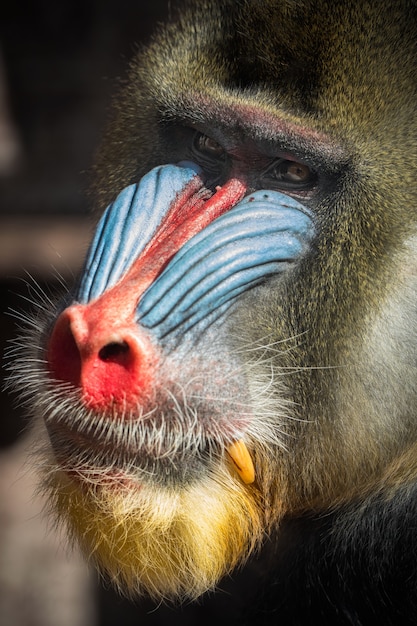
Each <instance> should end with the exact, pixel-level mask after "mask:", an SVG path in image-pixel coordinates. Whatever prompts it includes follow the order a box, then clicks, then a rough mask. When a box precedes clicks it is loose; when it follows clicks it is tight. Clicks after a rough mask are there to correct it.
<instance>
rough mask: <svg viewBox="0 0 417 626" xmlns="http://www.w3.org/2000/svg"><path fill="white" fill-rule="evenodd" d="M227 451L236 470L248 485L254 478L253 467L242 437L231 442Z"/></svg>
mask: <svg viewBox="0 0 417 626" xmlns="http://www.w3.org/2000/svg"><path fill="white" fill-rule="evenodd" d="M227 452H228V454H229V456H230V458H231V459H232V461H233V463H234V465H235V467H236V469H237V472H238V474H239V476H240V477H241V479H242V480H243V482H244V483H245V484H246V485H250V484H251V483H253V481H254V480H255V468H254V466H253V461H252V458H251V455H250V454H249V451H248V449H247V447H246V444H245V442H244V441H243V439H239V440H238V441H235V442H234V443H232V444H231V445H230V446H229V447H228V449H227Z"/></svg>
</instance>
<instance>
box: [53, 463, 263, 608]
mask: <svg viewBox="0 0 417 626" xmlns="http://www.w3.org/2000/svg"><path fill="white" fill-rule="evenodd" d="M48 483H49V485H48V486H49V488H51V487H52V489H53V493H54V495H55V498H54V499H55V506H56V509H57V511H58V514H59V516H60V517H61V518H64V519H66V521H67V524H68V526H69V529H70V531H71V533H72V535H73V536H74V537H75V538H77V539H78V541H79V542H80V544H81V546H82V548H83V549H84V551H85V553H86V554H87V555H89V556H91V558H92V559H93V561H94V562H95V563H96V564H97V565H98V567H99V569H100V570H101V571H102V572H103V573H104V574H105V575H106V576H108V577H109V579H110V580H111V581H112V582H113V584H115V585H116V586H117V587H118V588H119V589H120V591H121V592H122V593H124V594H126V595H138V594H143V593H147V594H149V595H151V596H152V597H153V598H155V599H161V598H177V599H178V598H180V599H185V598H196V597H198V596H199V595H201V594H202V593H204V592H205V591H207V590H208V589H210V588H212V587H213V586H214V585H215V584H216V583H217V582H218V580H219V579H220V578H221V577H222V576H223V575H224V574H226V573H228V572H229V571H230V570H231V569H232V568H233V567H235V566H236V565H237V564H238V563H239V562H241V561H242V560H244V559H245V558H246V556H247V555H248V553H249V552H250V551H251V550H252V549H253V548H254V546H255V545H256V544H257V543H258V542H259V540H260V538H261V526H262V520H261V513H260V510H259V507H258V506H257V504H256V500H255V498H254V492H253V488H250V487H247V486H245V485H244V484H242V483H241V481H240V480H239V479H237V478H235V477H234V476H233V475H232V474H231V473H230V469H227V468H226V467H222V466H220V465H219V467H218V468H217V469H216V472H215V473H213V474H211V475H208V476H206V477H204V478H202V480H201V481H199V482H198V483H196V484H192V485H189V486H183V487H177V488H175V489H174V488H170V489H169V488H162V487H157V486H152V485H147V484H141V485H138V486H137V487H136V486H132V484H131V483H130V484H123V483H121V482H119V483H117V482H116V481H113V483H111V482H109V481H107V483H106V482H105V481H104V480H102V481H100V482H99V483H98V484H95V485H92V484H89V483H88V482H84V481H83V482H80V480H74V481H73V480H72V479H70V478H69V477H68V475H67V474H65V473H64V472H62V471H60V470H58V471H56V472H55V473H54V474H53V476H52V478H49V479H48Z"/></svg>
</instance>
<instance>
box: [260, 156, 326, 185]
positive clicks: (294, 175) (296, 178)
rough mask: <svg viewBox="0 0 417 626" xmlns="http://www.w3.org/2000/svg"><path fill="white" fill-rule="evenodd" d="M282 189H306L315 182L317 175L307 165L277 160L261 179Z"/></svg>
mask: <svg viewBox="0 0 417 626" xmlns="http://www.w3.org/2000/svg"><path fill="white" fill-rule="evenodd" d="M262 178H263V179H264V180H265V179H266V180H267V181H268V182H274V183H275V184H277V185H278V186H279V187H281V188H284V189H292V190H295V191H296V190H298V189H308V188H310V187H312V186H313V185H314V184H315V183H316V181H317V174H316V172H315V171H314V170H312V169H311V168H310V167H308V165H305V164H304V163H298V162H297V161H290V160H287V159H277V160H276V161H274V163H273V164H272V166H271V167H270V168H269V169H268V170H267V171H266V172H265V174H264V175H263V177H262Z"/></svg>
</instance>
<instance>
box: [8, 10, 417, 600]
mask: <svg viewBox="0 0 417 626" xmlns="http://www.w3.org/2000/svg"><path fill="white" fill-rule="evenodd" d="M388 4H389V3H388ZM399 4H401V3H399ZM403 4H404V7H401V8H400V7H399V6H398V7H397V9H395V13H396V15H397V16H398V20H397V22H395V24H393V21H392V20H387V19H386V15H387V14H388V13H389V12H390V11H391V12H392V11H393V10H394V9H393V8H392V7H384V9H382V8H381V13H380V14H376V13H375V12H372V15H371V16H370V15H369V14H368V13H369V11H368V9H367V7H368V4H367V3H365V5H364V6H362V3H359V2H358V3H357V2H353V3H352V2H350V3H348V2H347V3H345V2H342V3H338V4H337V5H334V6H333V5H332V7H331V8H330V9H329V6H328V3H326V2H319V3H310V2H289V1H288V2H285V1H284V2H274V1H272V0H268V1H267V2H262V3H261V2H253V3H246V2H209V3H204V2H203V3H196V7H195V8H193V9H190V10H187V11H185V13H184V15H183V16H182V17H181V19H180V20H179V21H178V22H176V23H175V24H171V25H168V26H166V27H164V28H162V29H161V31H160V32H159V34H158V35H157V36H156V37H155V39H154V40H153V41H152V42H151V44H150V45H149V47H148V49H147V50H146V51H144V52H143V53H141V54H140V55H139V56H138V57H137V58H136V59H135V60H134V62H133V63H132V66H131V70H130V73H129V77H128V80H127V81H126V84H125V87H124V89H123V92H122V94H121V96H120V99H119V101H118V104H117V106H116V110H117V112H116V115H115V119H114V122H113V123H112V124H111V128H110V131H109V133H108V136H107V138H106V139H105V142H104V146H103V149H102V152H101V155H100V156H99V158H98V165H97V183H96V204H97V206H98V208H99V209H101V210H103V208H104V207H105V206H107V209H105V210H104V212H103V215H102V217H101V219H100V221H99V223H98V226H97V230H96V234H95V236H94V238H93V241H92V244H91V247H90V251H89V253H88V255H87V259H86V262H85V265H84V270H83V272H82V274H81V277H80V280H79V282H78V284H77V285H76V287H75V288H74V290H73V291H71V292H70V293H68V296H67V297H66V298H65V300H64V302H63V303H61V304H59V305H58V306H57V307H54V308H53V309H52V310H51V311H49V312H48V315H47V316H46V318H47V319H46V320H45V321H43V322H42V323H41V321H39V322H38V323H37V324H36V327H37V330H36V340H35V342H34V343H35V348H34V353H33V354H32V357H31V359H30V360H28V359H27V353H26V352H25V354H24V355H22V357H21V358H20V359H19V360H18V362H17V365H15V366H14V367H15V374H14V378H15V380H16V384H17V386H18V387H19V388H20V391H21V394H22V395H23V396H24V397H26V398H27V400H28V404H29V405H30V409H31V411H32V412H33V413H34V414H35V415H36V416H37V417H38V418H39V417H41V418H42V420H44V423H45V425H46V430H47V433H48V440H49V442H50V445H49V444H48V446H47V451H46V453H45V456H46V457H47V460H46V462H45V477H44V484H45V486H46V487H47V488H48V489H49V490H50V493H51V500H52V501H53V503H54V508H55V510H56V511H57V512H58V513H59V515H60V516H61V517H62V518H63V519H65V520H66V522H67V524H68V527H69V530H70V532H71V533H72V534H73V535H74V536H75V537H76V538H77V539H78V540H79V541H80V543H81V545H82V546H83V548H84V549H85V551H86V553H87V554H88V555H90V556H91V557H92V559H93V560H94V561H95V562H96V563H97V564H98V566H99V567H100V568H101V569H102V570H103V571H104V572H105V573H106V574H107V575H108V576H109V577H110V578H111V579H112V580H113V582H114V583H115V584H116V585H118V586H119V587H120V588H121V589H123V590H124V591H125V592H126V593H132V594H134V593H142V592H147V593H149V594H151V595H153V596H155V597H157V598H158V597H191V598H194V597H197V596H198V595H200V594H201V593H203V592H204V591H205V590H207V589H209V588H211V587H213V586H215V585H216V583H217V581H218V580H219V579H220V577H221V576H222V575H224V574H225V573H227V572H230V571H231V570H232V569H233V568H234V567H235V566H236V565H238V564H239V563H241V562H243V561H244V560H245V559H246V558H247V556H248V555H249V554H250V553H251V551H253V550H254V549H255V548H256V547H257V546H259V545H260V543H261V542H262V539H263V538H264V537H265V535H266V534H267V533H269V532H270V531H271V529H276V528H277V527H278V528H279V522H280V520H281V519H282V518H283V517H284V516H286V518H291V517H296V516H298V515H300V514H302V513H304V512H307V511H309V512H325V511H329V510H331V509H333V508H335V507H337V506H340V505H341V504H343V503H348V502H352V501H359V502H360V501H361V499H363V498H365V497H366V496H367V494H369V493H370V492H371V491H374V490H378V489H379V490H381V489H382V490H395V488H396V485H398V484H399V482H400V481H402V478H401V476H403V475H404V463H405V461H404V459H405V458H406V457H407V459H410V455H411V453H410V449H415V446H416V441H417V427H416V424H415V420H414V419H413V417H414V410H415V409H414V407H415V404H416V387H415V373H416V349H415V341H413V340H415V338H416V337H415V335H416V328H417V325H416V321H417V315H416V307H415V303H414V298H413V296H412V294H413V293H414V292H415V287H416V275H417V274H416V269H417V264H416V260H415V259H416V255H415V248H416V238H415V237H416V234H415V220H416V206H417V205H416V202H415V200H416V198H415V196H416V192H415V163H416V160H415V158H414V156H415V145H416V142H415V133H414V131H410V130H409V119H410V117H411V109H412V108H414V107H415V105H414V104H413V103H414V102H415V95H416V94H415V90H416V87H415V74H414V73H413V72H412V71H411V69H410V67H411V61H410V58H411V51H412V50H413V49H414V48H413V46H415V41H414V38H413V34H412V28H411V26H410V21H409V19H408V15H407V9H406V7H405V5H406V3H403ZM357 5H358V6H357ZM359 5H360V6H359ZM388 22H389V23H388ZM400 31H401V37H402V39H401V40H402V48H401V50H399V49H398V47H396V44H395V42H396V41H397V35H398V34H399V32H400ZM329 33H330V34H331V33H333V35H334V36H332V37H330V36H329ZM376 56H377V57H378V62H376V61H375V58H376ZM352 59H354V61H353V60H352ZM371 61H372V63H371ZM370 63H371V66H370V65H369V64H370ZM393 68H394V70H393ZM399 93H401V108H399V106H398V97H399V95H398V94H399ZM411 133H414V137H413V138H412V137H411ZM393 136H396V137H398V138H399V137H401V141H402V143H403V144H406V145H407V146H408V160H407V163H405V162H404V158H403V154H404V150H403V149H402V150H401V152H400V151H399V150H397V144H396V142H394V143H393V139H392V138H393ZM411 155H413V157H412V156H411ZM405 165H406V167H405ZM32 343H33V341H32ZM416 458H417V455H416ZM407 463H409V460H408V461H407ZM407 467H408V468H409V465H407ZM407 471H408V474H409V475H410V476H411V475H412V474H413V472H417V461H414V462H413V469H410V468H409V469H408V470H407Z"/></svg>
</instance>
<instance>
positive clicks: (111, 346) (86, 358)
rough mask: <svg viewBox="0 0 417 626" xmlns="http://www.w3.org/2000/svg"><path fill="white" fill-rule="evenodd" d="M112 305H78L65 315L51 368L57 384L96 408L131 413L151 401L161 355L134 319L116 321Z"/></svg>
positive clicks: (52, 352) (56, 331) (56, 334)
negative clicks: (116, 407) (68, 387)
mask: <svg viewBox="0 0 417 626" xmlns="http://www.w3.org/2000/svg"><path fill="white" fill-rule="evenodd" d="M107 304H108V303H107V301H106V302H101V301H100V300H99V301H97V302H96V303H93V304H91V305H80V304H75V305H73V306H70V307H69V308H67V309H66V310H65V311H64V312H63V313H62V314H61V315H60V317H59V318H58V320H57V322H56V324H55V327H54V329H53V332H52V335H51V338H50V341H49V346H48V363H49V368H50V372H51V375H52V376H53V377H54V378H55V379H58V380H61V381H64V382H69V383H71V384H72V385H74V386H75V387H77V388H79V389H80V390H81V392H82V399H83V401H84V402H85V403H86V405H88V406H90V407H91V408H95V409H108V408H109V407H111V406H112V405H113V404H117V405H119V406H122V407H124V408H126V409H129V407H137V405H138V403H143V402H144V400H145V399H146V398H149V397H150V396H151V394H152V389H153V380H154V373H155V369H156V364H157V361H158V355H157V351H156V349H155V348H154V347H153V346H152V344H151V342H150V340H149V339H148V337H146V335H145V334H144V332H143V331H141V329H140V328H139V326H138V325H137V324H136V323H135V322H134V321H133V320H132V317H131V316H127V317H126V318H125V319H124V318H123V317H122V319H120V318H119V319H117V320H116V319H114V309H109V308H107ZM112 311H113V313H112ZM129 317H130V319H129Z"/></svg>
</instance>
